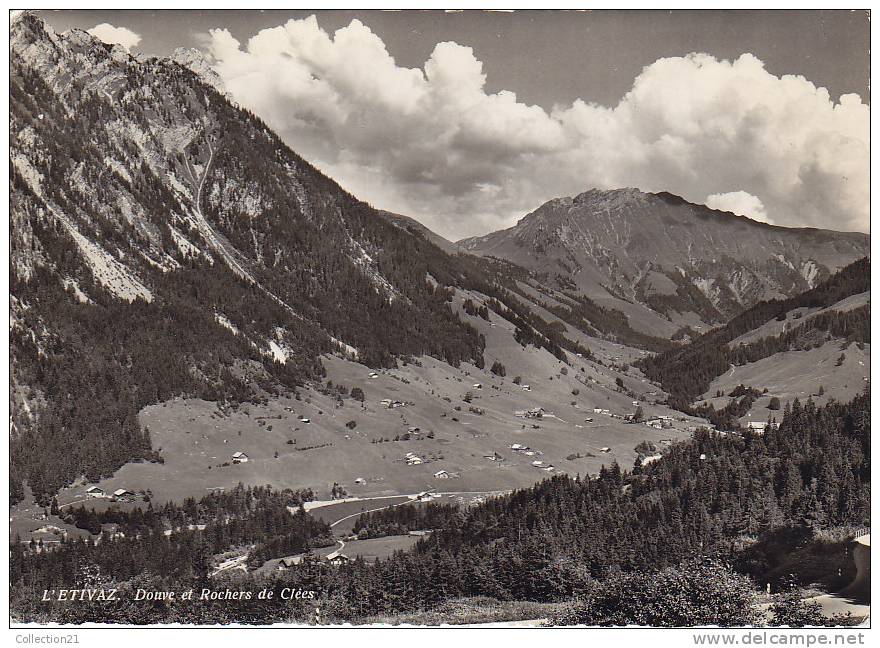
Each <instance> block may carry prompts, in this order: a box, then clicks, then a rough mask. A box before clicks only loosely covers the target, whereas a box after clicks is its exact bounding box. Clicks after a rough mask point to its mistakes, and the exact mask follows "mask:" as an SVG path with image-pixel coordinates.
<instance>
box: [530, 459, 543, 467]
mask: <svg viewBox="0 0 880 648" xmlns="http://www.w3.org/2000/svg"><path fill="white" fill-rule="evenodd" d="M532 465H533V466H534V467H535V468H540V467H541V466H543V465H544V462H543V461H540V460H535V461H533V462H532Z"/></svg>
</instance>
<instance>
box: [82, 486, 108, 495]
mask: <svg viewBox="0 0 880 648" xmlns="http://www.w3.org/2000/svg"><path fill="white" fill-rule="evenodd" d="M105 496H106V493H105V492H104V489H103V488H99V487H98V486H89V487H88V488H87V489H86V497H105Z"/></svg>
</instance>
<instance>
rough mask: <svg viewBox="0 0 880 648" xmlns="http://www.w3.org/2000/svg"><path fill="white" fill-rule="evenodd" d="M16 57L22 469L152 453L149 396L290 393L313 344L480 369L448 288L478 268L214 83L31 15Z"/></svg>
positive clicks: (472, 334)
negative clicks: (335, 175)
mask: <svg viewBox="0 0 880 648" xmlns="http://www.w3.org/2000/svg"><path fill="white" fill-rule="evenodd" d="M184 54H185V53H182V54H181V55H179V56H178V58H179V59H180V60H182V61H183V62H184V63H185V64H186V66H191V67H195V68H196V69H198V61H197V60H196V59H195V58H194V57H193V56H192V55H191V54H189V55H186V56H184ZM11 65H12V69H11V75H12V76H11V117H10V160H11V318H12V325H11V338H12V364H13V381H12V394H11V397H12V402H13V432H12V434H13V467H14V468H13V473H14V474H13V482H17V481H18V480H19V479H20V478H22V477H24V476H27V477H28V480H29V482H30V485H31V487H32V488H33V489H34V491H35V492H38V493H41V492H47V491H52V490H54V489H55V488H57V487H58V486H59V485H61V484H63V483H66V482H67V481H69V480H70V479H72V478H74V477H75V476H77V475H80V474H83V473H85V474H86V475H87V476H90V477H93V478H94V477H97V476H99V475H104V474H108V473H109V472H111V471H112V470H114V469H115V468H117V467H118V466H119V465H121V463H122V462H124V461H125V460H126V459H129V458H132V457H151V456H152V455H151V451H150V439H149V435H148V432H147V431H146V430H141V429H139V426H138V423H137V416H136V414H137V411H138V410H139V409H140V408H141V407H143V406H144V405H145V404H147V403H150V402H156V401H157V400H162V399H164V398H168V397H170V396H172V395H174V394H181V393H187V394H191V395H201V396H203V397H206V398H210V399H212V400H220V401H224V400H226V399H240V398H242V397H245V396H246V395H249V394H254V393H262V392H266V391H270V392H271V391H272V390H274V389H276V388H278V387H277V386H283V387H284V388H291V387H294V386H295V385H298V384H301V383H302V382H303V381H304V380H307V379H310V378H314V377H319V376H320V375H321V373H322V372H323V369H322V367H321V365H320V363H319V362H318V360H317V358H318V356H319V354H321V353H326V352H331V351H333V352H336V353H340V354H343V355H346V356H348V357H351V358H358V359H360V360H361V361H362V362H365V363H367V364H370V365H372V366H383V365H388V364H391V363H392V362H393V359H394V357H396V356H408V355H423V354H427V355H433V356H436V357H438V358H441V359H442V360H444V361H446V362H449V363H451V364H453V365H456V364H458V363H459V362H461V361H462V360H471V361H473V362H476V363H478V364H481V363H482V346H483V342H482V339H481V338H480V336H479V335H478V334H477V332H476V331H475V330H474V328H473V327H471V326H469V325H467V324H465V323H463V322H462V321H461V319H460V318H459V317H458V316H457V315H456V314H455V313H454V312H453V311H452V309H451V308H450V307H449V305H448V299H449V298H450V294H449V291H448V289H447V288H446V287H445V286H447V285H449V284H451V283H455V282H458V281H462V280H463V278H464V277H466V275H467V274H468V273H472V274H473V275H474V276H476V277H479V276H481V275H482V270H480V271H475V270H472V269H470V270H469V269H467V268H461V267H459V266H457V265H455V264H454V263H452V261H451V259H450V258H449V257H448V256H447V255H445V254H444V253H443V252H442V251H440V250H438V249H437V248H436V247H434V246H433V245H431V244H430V243H428V242H426V241H425V240H424V239H423V238H422V237H420V236H415V235H413V234H411V233H410V232H409V231H407V230H405V229H401V228H400V227H397V226H394V225H392V224H391V223H389V222H388V221H387V220H386V219H384V218H382V217H381V216H380V215H379V214H378V212H376V211H375V210H373V209H372V208H371V207H369V206H368V205H366V204H364V203H362V202H360V201H358V200H356V199H355V198H353V197H352V196H350V195H349V194H347V193H346V192H345V191H343V190H342V189H341V188H340V187H339V186H338V185H336V184H335V183H334V182H332V181H331V180H329V179H328V178H326V177H324V176H323V175H321V174H320V173H319V172H317V171H316V170H315V169H314V168H313V167H311V166H310V165H309V164H307V163H306V162H305V161H303V160H302V159H301V158H299V157H298V156H297V155H296V154H295V153H293V152H292V151H290V150H289V149H288V148H287V147H286V146H285V145H284V144H283V143H282V142H281V141H280V140H279V139H278V138H277V136H276V135H275V134H274V133H272V132H271V131H270V130H269V129H268V128H267V127H266V126H265V125H264V124H263V123H262V122H261V121H259V120H258V119H257V118H256V117H254V116H253V115H252V114H249V113H247V112H244V111H242V110H240V109H238V108H237V107H236V106H234V105H233V104H231V103H230V102H229V101H227V99H226V98H225V97H224V96H223V95H222V94H220V93H219V92H218V89H217V87H215V85H216V84H215V81H216V80H213V79H211V78H206V79H203V77H201V76H198V75H196V74H195V73H193V72H192V71H191V70H190V69H189V67H185V66H184V65H181V64H179V63H177V62H176V61H173V60H162V59H147V60H141V59H135V58H133V57H131V56H130V55H128V54H127V53H126V52H125V51H124V50H123V49H122V48H120V47H118V46H109V45H106V44H104V43H102V42H100V41H98V40H96V39H94V38H93V37H92V36H90V35H89V34H86V33H85V32H82V31H78V30H73V31H71V32H69V33H65V34H56V33H55V32H54V31H53V30H52V29H51V28H50V27H48V26H47V25H46V24H44V23H43V22H42V21H41V20H40V19H39V18H37V17H35V16H33V15H30V14H23V15H21V16H19V17H17V18H16V19H15V21H14V23H13V25H12V30H11ZM273 386H274V387H273ZM254 390H257V391H256V392H255V391H254Z"/></svg>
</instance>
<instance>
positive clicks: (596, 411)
mask: <svg viewBox="0 0 880 648" xmlns="http://www.w3.org/2000/svg"><path fill="white" fill-rule="evenodd" d="M601 413H602V408H601V407H594V408H593V414H601Z"/></svg>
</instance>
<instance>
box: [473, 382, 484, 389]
mask: <svg viewBox="0 0 880 648" xmlns="http://www.w3.org/2000/svg"><path fill="white" fill-rule="evenodd" d="M482 388H483V386H482V385H481V384H480V383H474V389H482Z"/></svg>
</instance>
